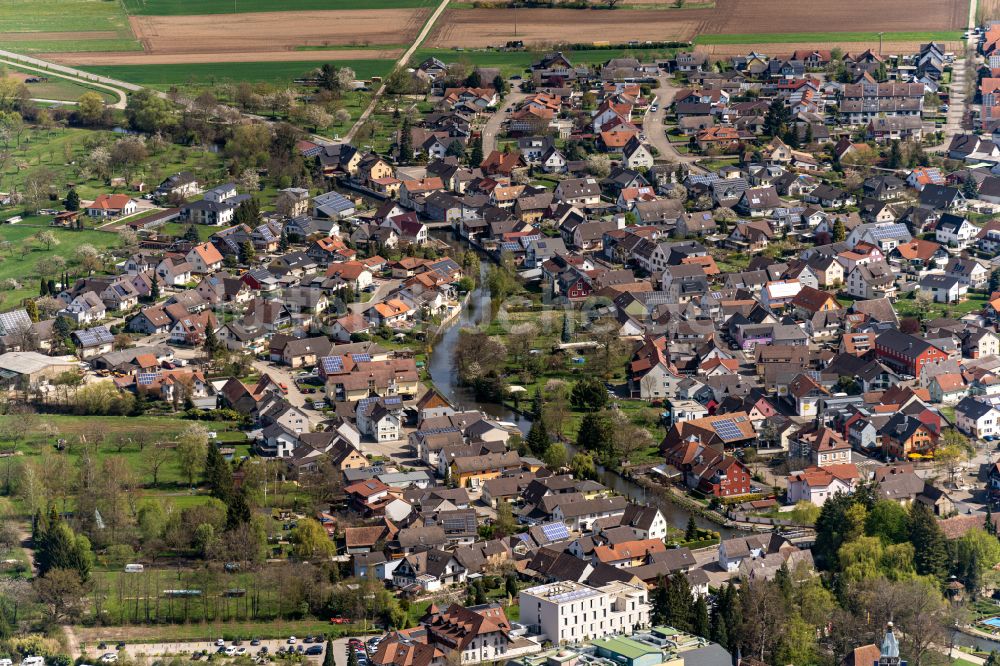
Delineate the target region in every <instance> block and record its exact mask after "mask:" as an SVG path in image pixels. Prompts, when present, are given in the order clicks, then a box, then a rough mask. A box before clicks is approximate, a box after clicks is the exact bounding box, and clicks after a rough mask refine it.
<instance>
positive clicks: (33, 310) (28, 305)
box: [24, 299, 38, 322]
mask: <svg viewBox="0 0 1000 666" xmlns="http://www.w3.org/2000/svg"><path fill="white" fill-rule="evenodd" d="M24 311H25V312H27V313H28V318H29V319H31V321H33V322H35V321H38V304H37V303H35V301H34V300H30V299H29V300H27V301H25V303H24Z"/></svg>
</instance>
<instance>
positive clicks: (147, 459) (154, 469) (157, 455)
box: [140, 442, 173, 487]
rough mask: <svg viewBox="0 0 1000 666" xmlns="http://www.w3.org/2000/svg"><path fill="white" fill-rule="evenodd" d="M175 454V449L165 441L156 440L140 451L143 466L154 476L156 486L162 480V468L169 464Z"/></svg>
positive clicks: (153, 481)
mask: <svg viewBox="0 0 1000 666" xmlns="http://www.w3.org/2000/svg"><path fill="white" fill-rule="evenodd" d="M172 455H173V451H171V450H170V448H169V447H168V446H167V445H166V443H165V442H154V443H153V444H151V445H150V446H145V447H143V449H142V452H141V453H140V457H141V459H142V467H143V469H144V470H146V472H147V473H148V474H149V475H150V477H151V478H152V485H153V486H154V487H155V486H156V485H157V484H159V482H160V469H161V468H162V467H163V466H164V465H165V464H167V461H168V460H170V458H171V456H172Z"/></svg>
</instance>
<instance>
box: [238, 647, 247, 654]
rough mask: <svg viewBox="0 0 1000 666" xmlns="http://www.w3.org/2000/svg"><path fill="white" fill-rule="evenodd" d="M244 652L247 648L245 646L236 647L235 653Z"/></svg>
mask: <svg viewBox="0 0 1000 666" xmlns="http://www.w3.org/2000/svg"><path fill="white" fill-rule="evenodd" d="M246 653H247V649H246V648H245V647H238V648H236V654H238V655H243V654H246Z"/></svg>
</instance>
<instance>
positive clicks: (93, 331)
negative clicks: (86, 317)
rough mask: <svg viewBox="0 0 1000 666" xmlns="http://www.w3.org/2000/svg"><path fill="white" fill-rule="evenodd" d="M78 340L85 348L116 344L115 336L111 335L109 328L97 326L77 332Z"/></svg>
mask: <svg viewBox="0 0 1000 666" xmlns="http://www.w3.org/2000/svg"><path fill="white" fill-rule="evenodd" d="M76 338H77V340H79V341H80V344H81V345H83V346H84V347H96V346H97V345H102V344H110V343H112V342H114V340H115V336H114V335H112V334H111V331H109V330H108V327H107V326H95V327H93V328H86V329H83V330H82V331H77V332H76Z"/></svg>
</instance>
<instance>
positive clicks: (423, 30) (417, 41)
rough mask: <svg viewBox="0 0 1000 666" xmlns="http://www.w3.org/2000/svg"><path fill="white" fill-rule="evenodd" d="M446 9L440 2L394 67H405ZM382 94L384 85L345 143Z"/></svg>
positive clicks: (372, 109)
mask: <svg viewBox="0 0 1000 666" xmlns="http://www.w3.org/2000/svg"><path fill="white" fill-rule="evenodd" d="M447 7H448V0H441V4H440V5H438V6H437V9H435V10H434V13H433V14H431V16H430V18H429V19H427V23H424V27H423V28H421V29H420V33H419V34H417V38H416V39H414V40H413V43H412V44H410V48H408V49H406V51H404V52H403V55H401V56H400V57H399V60H397V61H396V64H395V66H394V67H405V66H406V65H407V63H409V62H410V58H411V57H412V56H413V53H414V52H415V51H416V50H417V47H419V46H420V45H421V44H422V43H423V41H424V40H425V39H426V38H427V35H428V34H429V33H430V31H431V28H433V27H434V23H435V22H437V20H438V18H440V17H441V14H443V13H444V10H445V9H446V8H447ZM384 94H385V83H382V85H380V86H379V87H378V90H376V91H375V94H374V95H373V96H372V101H371V102H370V103H369V104H368V108H367V109H365V110H364V111H363V112H362V113H361V115H360V116H359V117H358V121H357V122H356V123H354V126H353V127H352V128H351V130H350V131H349V132H348V133H347V136H345V137H344V142H345V143H350V142H351V140H352V139H353V138H354V134H355V133H356V132H357V131H358V128H360V127H361V126H362V125H364V124H365V121H367V120H368V117H369V116H370V115H371V114H372V112H373V111H374V110H375V105H376V104H378V100H379V99H380V98H381V97H382V95H384Z"/></svg>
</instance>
